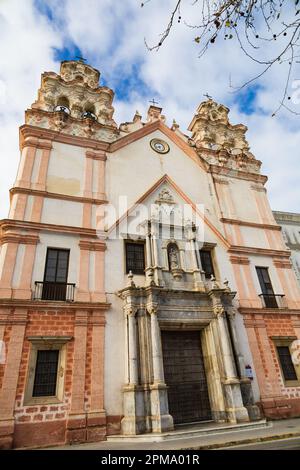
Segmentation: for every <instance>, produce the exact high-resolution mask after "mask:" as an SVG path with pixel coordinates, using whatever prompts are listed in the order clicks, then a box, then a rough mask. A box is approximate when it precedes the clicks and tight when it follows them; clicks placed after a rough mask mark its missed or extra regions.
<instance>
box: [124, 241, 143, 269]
mask: <svg viewBox="0 0 300 470" xmlns="http://www.w3.org/2000/svg"><path fill="white" fill-rule="evenodd" d="M125 250H126V273H127V274H128V273H129V271H132V273H133V274H144V273H145V244H144V243H143V242H125Z"/></svg>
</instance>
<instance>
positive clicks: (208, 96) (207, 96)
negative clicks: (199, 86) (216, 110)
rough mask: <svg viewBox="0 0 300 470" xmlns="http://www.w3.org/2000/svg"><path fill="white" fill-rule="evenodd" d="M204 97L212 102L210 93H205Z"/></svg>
mask: <svg viewBox="0 0 300 470" xmlns="http://www.w3.org/2000/svg"><path fill="white" fill-rule="evenodd" d="M203 96H206V98H207V99H209V100H212V96H210V95H209V94H208V93H204V95H203Z"/></svg>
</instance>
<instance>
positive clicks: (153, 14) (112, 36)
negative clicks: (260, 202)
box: [0, 0, 300, 217]
mask: <svg viewBox="0 0 300 470" xmlns="http://www.w3.org/2000/svg"><path fill="white" fill-rule="evenodd" d="M40 1H41V0H40ZM46 3H47V6H48V7H49V8H51V9H52V14H53V16H54V18H55V20H56V21H55V23H51V22H50V21H49V20H47V18H46V17H45V16H42V15H41V14H40V13H39V12H38V11H37V10H36V9H35V7H34V3H33V0H27V1H26V2H20V1H18V0H6V1H5V0H4V1H2V2H1V3H0V103H1V102H2V106H1V108H2V113H0V123H1V128H0V145H1V150H2V158H1V160H0V185H1V186H0V196H1V201H2V204H1V210H0V217H5V216H6V214H7V208H8V197H7V194H8V189H9V187H11V186H12V183H13V180H14V177H15V173H16V168H17V161H18V137H17V136H18V129H17V128H18V126H19V125H20V124H22V122H23V112H24V109H26V108H27V107H28V106H29V105H30V104H31V103H32V102H33V101H34V100H35V97H36V93H37V88H38V86H39V81H40V74H41V73H42V72H43V71H44V70H56V71H57V70H58V64H57V63H55V62H54V60H53V52H52V49H51V48H52V47H61V46H62V45H63V44H68V42H70V41H72V42H74V43H75V44H76V45H77V46H78V47H79V48H80V49H81V51H82V53H83V55H84V57H87V58H88V59H89V62H90V63H91V64H92V65H93V66H95V67H97V68H99V69H100V70H101V72H102V75H103V77H104V78H105V80H106V82H107V83H108V85H109V86H110V87H112V88H115V87H116V86H118V85H120V84H121V81H122V78H123V77H125V78H128V76H130V74H132V73H137V74H138V75H139V76H138V79H139V81H137V85H136V86H134V88H132V86H130V85H128V90H126V100H125V99H122V97H120V96H119V99H118V100H116V101H115V104H114V105H115V108H116V113H115V117H116V119H117V120H118V122H120V121H128V120H130V119H131V118H132V117H133V115H134V113H135V110H136V109H138V110H139V111H140V112H142V113H143V114H144V115H145V113H146V110H147V107H148V105H149V103H148V102H147V100H148V99H150V98H152V96H149V97H147V99H145V86H148V88H149V89H151V92H152V90H153V93H154V98H159V100H160V103H161V105H162V106H163V108H164V109H163V112H164V114H166V116H167V119H168V122H169V123H171V121H172V119H173V118H175V119H176V121H177V122H178V123H180V125H181V129H182V130H183V131H184V132H185V130H186V128H187V126H188V124H189V122H190V121H191V119H192V117H193V114H194V112H195V110H196V108H197V106H198V104H199V102H201V101H202V100H203V99H204V98H203V94H204V93H206V92H208V93H209V94H211V95H212V96H213V97H214V98H215V99H216V100H218V101H220V102H223V103H225V104H226V105H229V106H230V107H231V108H232V112H231V115H232V120H233V122H235V123H236V122H243V123H245V124H246V125H248V127H249V133H248V137H249V141H250V145H251V148H252V150H253V152H254V153H255V155H256V157H257V158H258V159H260V160H262V161H263V172H264V173H266V174H267V175H268V176H269V182H268V188H269V196H270V199H271V204H272V207H273V208H274V209H278V210H287V211H300V208H299V195H300V194H299V189H298V187H299V184H297V182H298V180H299V164H298V159H299V157H298V154H297V149H298V148H299V143H300V131H299V130H298V128H297V121H298V120H297V117H295V116H293V115H291V114H289V113H286V112H285V113H282V114H281V115H280V116H279V117H276V118H271V117H270V115H271V113H272V112H273V110H274V109H275V108H276V104H277V102H278V100H279V99H280V92H281V91H282V86H283V84H284V77H285V76H284V73H285V69H284V68H285V65H283V66H281V67H279V66H278V67H277V68H276V69H274V70H273V71H271V73H269V74H268V75H267V76H264V77H263V78H262V80H261V81H260V84H261V85H262V88H261V89H260V91H259V94H258V95H257V99H256V105H257V108H256V111H255V113H254V114H252V115H250V116H247V115H246V114H243V113H242V112H240V111H239V110H238V107H237V106H236V104H235V100H236V96H235V95H234V94H233V93H232V89H230V87H229V77H230V75H231V78H232V81H233V83H234V84H241V83H243V82H244V81H245V80H247V79H248V78H250V77H251V76H253V75H255V74H256V73H258V71H259V70H260V68H259V67H258V65H256V64H254V63H251V62H249V60H248V59H247V58H246V57H245V55H244V54H243V53H242V52H241V51H240V49H239V48H238V47H236V46H235V45H234V43H233V42H232V41H224V40H223V39H222V38H219V39H218V40H217V42H216V44H215V45H214V46H213V47H211V48H210V50H209V51H208V53H207V54H206V55H205V56H204V58H203V59H201V60H200V59H198V58H197V50H198V49H197V45H196V43H195V42H194V41H193V38H194V36H195V31H194V30H190V29H188V28H186V27H185V26H184V25H183V24H180V25H178V24H176V23H175V26H176V28H175V30H174V31H173V32H172V34H171V35H170V38H169V39H168V40H167V41H166V42H165V44H164V46H163V48H162V49H161V50H160V51H159V52H149V51H148V50H147V49H146V48H145V44H144V37H146V39H147V41H148V43H149V44H153V43H155V42H156V41H157V39H158V38H159V33H161V32H162V31H163V29H164V26H165V25H166V23H167V20H168V12H169V11H170V6H171V5H173V4H174V2H173V1H171V0H164V2H158V1H157V0H153V1H151V2H149V3H147V4H146V6H145V7H144V8H140V6H139V5H140V1H139V0H124V1H122V2H112V1H111V0H65V1H59V0H49V1H47V2H46ZM116 3H117V7H116ZM187 8H189V12H187V15H194V11H195V10H194V9H193V8H192V7H191V5H189V6H187ZM191 18H192V16H191ZM143 82H144V85H143ZM122 86H123V87H124V86H126V82H125V85H124V83H123V84H122ZM3 90H4V92H5V98H4V97H3Z"/></svg>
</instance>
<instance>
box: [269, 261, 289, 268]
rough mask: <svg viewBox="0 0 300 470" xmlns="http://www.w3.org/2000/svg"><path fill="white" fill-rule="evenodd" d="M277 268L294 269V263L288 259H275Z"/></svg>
mask: <svg viewBox="0 0 300 470" xmlns="http://www.w3.org/2000/svg"><path fill="white" fill-rule="evenodd" d="M273 263H274V266H276V268H284V269H292V263H291V262H290V260H287V259H273Z"/></svg>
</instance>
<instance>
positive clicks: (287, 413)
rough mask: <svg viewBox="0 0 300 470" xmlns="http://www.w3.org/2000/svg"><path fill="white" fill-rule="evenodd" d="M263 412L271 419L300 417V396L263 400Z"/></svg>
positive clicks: (261, 404)
mask: <svg viewBox="0 0 300 470" xmlns="http://www.w3.org/2000/svg"><path fill="white" fill-rule="evenodd" d="M260 406H261V409H262V412H263V414H264V416H265V417H266V418H269V419H285V418H297V417H300V398H295V399H292V398H282V399H270V400H267V399H266V400H262V401H261V403H260Z"/></svg>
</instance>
